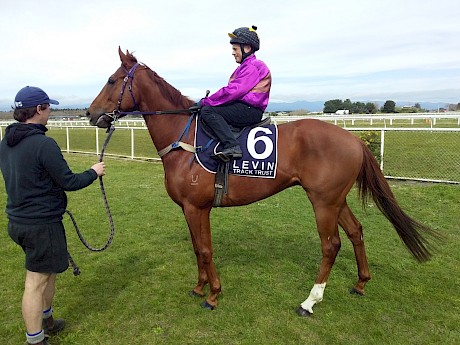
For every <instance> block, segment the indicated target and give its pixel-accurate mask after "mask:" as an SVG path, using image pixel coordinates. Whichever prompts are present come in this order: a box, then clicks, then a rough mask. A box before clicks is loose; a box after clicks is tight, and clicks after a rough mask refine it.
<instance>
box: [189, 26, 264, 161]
mask: <svg viewBox="0 0 460 345" xmlns="http://www.w3.org/2000/svg"><path fill="white" fill-rule="evenodd" d="M256 30H257V27H256V26H252V27H250V28H247V27H243V28H238V29H236V30H235V31H233V32H232V33H229V34H228V35H229V36H230V43H231V45H232V55H233V57H234V58H235V61H236V63H238V64H240V66H239V67H238V68H237V69H236V70H235V71H234V72H233V73H232V75H231V76H230V80H229V82H228V85H227V86H224V87H222V88H221V89H220V90H218V91H217V92H216V93H214V94H213V95H211V96H209V97H206V98H203V99H202V100H201V101H200V102H198V107H202V108H201V117H202V119H203V121H204V122H205V123H206V124H207V125H208V126H209V127H211V129H212V130H213V131H214V134H215V135H216V136H217V137H218V138H219V140H220V142H221V143H222V146H223V149H222V152H219V153H217V155H216V156H218V157H219V158H221V159H222V160H224V161H228V160H229V159H231V158H241V157H242V152H241V148H240V146H239V144H238V141H237V140H236V139H235V136H234V135H233V133H232V132H231V130H230V127H229V125H228V124H231V125H233V126H235V127H245V126H250V125H254V124H256V123H258V122H260V121H261V119H262V115H263V113H264V111H265V109H266V108H267V105H268V98H269V95H270V87H271V82H272V77H271V73H270V70H269V69H268V67H267V65H265V63H264V62H263V61H261V60H258V59H257V58H256V56H255V55H254V53H255V52H256V51H257V50H259V47H260V41H259V36H258V35H257V32H256Z"/></svg>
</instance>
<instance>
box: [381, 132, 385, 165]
mask: <svg viewBox="0 0 460 345" xmlns="http://www.w3.org/2000/svg"><path fill="white" fill-rule="evenodd" d="M384 152H385V131H384V130H383V129H382V130H381V131H380V170H382V173H383V153H384Z"/></svg>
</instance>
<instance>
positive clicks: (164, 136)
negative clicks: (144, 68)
mask: <svg viewBox="0 0 460 345" xmlns="http://www.w3.org/2000/svg"><path fill="white" fill-rule="evenodd" d="M146 76H148V77H146V79H144V80H143V82H144V87H143V88H142V90H143V95H142V100H143V101H142V102H141V104H140V108H141V111H172V110H179V109H187V108H188V107H190V106H191V104H192V103H193V101H192V100H190V99H188V98H187V97H185V96H183V95H182V94H181V93H180V92H179V90H177V89H175V88H174V87H173V86H171V85H170V84H168V83H167V82H166V81H165V80H164V79H163V78H161V77H159V76H158V75H157V74H156V73H154V72H153V71H151V70H149V73H148V74H147V75H146ZM154 90H155V91H154ZM189 118H190V114H188V113H178V114H171V115H146V116H144V119H145V122H146V124H147V127H148V129H149V133H150V136H151V138H152V140H153V143H154V145H155V147H156V148H157V150H162V149H164V148H165V147H167V146H168V145H170V144H172V143H174V142H176V141H178V140H181V141H187V140H190V136H188V138H185V137H184V138H180V134H181V133H182V131H183V130H184V129H185V127H186V126H187V122H188V120H189ZM191 130H192V128H190V131H191ZM188 143H190V144H192V143H193V142H188Z"/></svg>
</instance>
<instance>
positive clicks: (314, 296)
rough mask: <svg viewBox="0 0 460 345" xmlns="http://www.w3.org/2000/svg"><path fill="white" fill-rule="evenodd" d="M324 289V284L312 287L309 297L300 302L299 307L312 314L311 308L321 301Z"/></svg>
mask: <svg viewBox="0 0 460 345" xmlns="http://www.w3.org/2000/svg"><path fill="white" fill-rule="evenodd" d="M325 288H326V283H322V284H315V285H313V288H312V289H311V291H310V295H309V296H308V298H307V299H306V300H305V301H303V302H302V304H300V306H301V307H302V308H303V309H305V310H308V311H309V312H310V313H312V314H313V306H314V305H315V304H316V303H318V302H321V301H322V300H323V295H324V289H325Z"/></svg>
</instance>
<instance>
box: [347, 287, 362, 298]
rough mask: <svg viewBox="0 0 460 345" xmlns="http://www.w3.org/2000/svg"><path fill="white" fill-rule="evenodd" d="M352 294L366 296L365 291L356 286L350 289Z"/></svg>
mask: <svg viewBox="0 0 460 345" xmlns="http://www.w3.org/2000/svg"><path fill="white" fill-rule="evenodd" d="M350 294H352V295H358V296H364V291H360V290H358V289H357V288H356V287H354V286H353V287H352V288H351V289H350Z"/></svg>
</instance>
